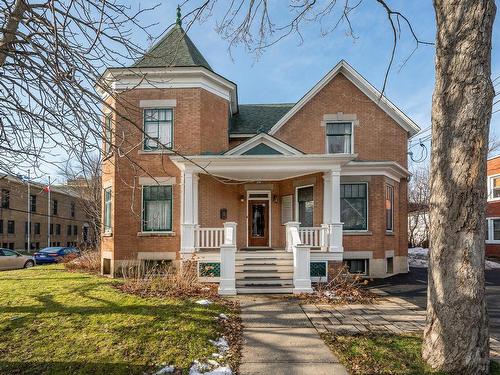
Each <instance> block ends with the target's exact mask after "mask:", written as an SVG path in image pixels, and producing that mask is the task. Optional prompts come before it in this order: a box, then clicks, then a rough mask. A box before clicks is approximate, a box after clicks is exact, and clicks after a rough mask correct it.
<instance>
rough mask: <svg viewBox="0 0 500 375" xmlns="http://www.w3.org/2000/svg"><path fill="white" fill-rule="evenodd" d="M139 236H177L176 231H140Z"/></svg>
mask: <svg viewBox="0 0 500 375" xmlns="http://www.w3.org/2000/svg"><path fill="white" fill-rule="evenodd" d="M137 237H175V232H138V233H137Z"/></svg>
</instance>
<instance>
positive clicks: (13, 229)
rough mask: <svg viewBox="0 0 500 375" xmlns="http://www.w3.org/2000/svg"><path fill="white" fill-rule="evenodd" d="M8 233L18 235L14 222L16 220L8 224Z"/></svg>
mask: <svg viewBox="0 0 500 375" xmlns="http://www.w3.org/2000/svg"><path fill="white" fill-rule="evenodd" d="M7 233H8V234H14V233H16V223H15V222H14V220H9V221H8V222H7Z"/></svg>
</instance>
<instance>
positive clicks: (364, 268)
mask: <svg viewBox="0 0 500 375" xmlns="http://www.w3.org/2000/svg"><path fill="white" fill-rule="evenodd" d="M344 264H345V265H346V266H347V270H348V271H349V273H357V274H361V275H368V264H369V261H368V259H345V260H344Z"/></svg>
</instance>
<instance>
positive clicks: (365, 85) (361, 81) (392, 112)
mask: <svg viewBox="0 0 500 375" xmlns="http://www.w3.org/2000/svg"><path fill="white" fill-rule="evenodd" d="M339 73H342V74H343V75H344V76H345V77H346V78H347V79H348V80H349V81H351V82H352V83H353V84H354V85H355V86H356V87H357V88H358V89H360V90H361V91H362V92H363V93H364V94H365V95H366V96H368V98H370V99H371V100H372V101H373V102H374V103H375V104H377V105H378V106H379V107H380V108H381V109H382V110H383V111H384V112H385V113H386V114H387V115H389V117H391V118H392V119H393V120H394V121H395V122H396V123H398V125H399V126H401V127H402V128H403V129H405V130H406V131H407V132H408V133H409V134H410V137H411V136H413V135H415V134H417V133H418V132H419V131H420V127H419V126H418V125H417V124H416V123H415V122H414V121H413V120H412V119H410V118H409V117H408V116H407V115H405V114H404V113H403V112H402V111H401V110H400V109H399V108H398V107H396V106H395V105H394V104H393V103H392V102H391V101H390V100H389V99H387V98H386V97H385V96H382V97H381V93H380V91H378V90H377V89H376V88H375V87H374V86H373V85H372V84H371V83H370V82H368V81H367V80H366V79H365V78H364V77H363V76H362V75H361V74H359V73H358V72H357V71H356V70H355V69H354V68H353V67H352V66H351V65H349V64H348V63H347V62H346V61H345V60H341V61H340V62H339V63H338V64H337V65H335V67H334V68H333V69H332V70H330V71H329V72H328V73H327V74H326V75H325V76H324V77H323V78H322V79H321V80H320V81H319V82H318V83H317V84H316V85H315V86H314V87H313V88H312V89H311V90H309V91H308V92H307V93H306V94H305V95H304V96H303V97H302V98H301V99H300V100H299V101H298V102H297V103H296V104H295V105H294V106H293V107H292V108H291V109H290V110H289V111H288V112H287V113H286V114H284V115H283V117H281V118H280V119H279V120H278V121H277V122H276V124H274V125H273V126H272V128H271V129H270V130H269V134H275V133H276V132H277V131H278V130H279V129H280V128H281V127H282V126H283V125H284V124H285V123H286V122H287V121H288V120H289V119H290V118H292V116H293V115H294V114H296V113H297V112H298V111H299V110H300V109H301V108H302V107H303V106H304V105H305V104H306V103H307V102H309V100H311V98H313V97H314V96H315V95H316V94H317V93H318V92H319V91H320V90H321V89H322V88H323V87H325V86H326V84H327V83H328V82H330V81H331V80H332V79H333V78H334V77H335V76H336V75H337V74H339Z"/></svg>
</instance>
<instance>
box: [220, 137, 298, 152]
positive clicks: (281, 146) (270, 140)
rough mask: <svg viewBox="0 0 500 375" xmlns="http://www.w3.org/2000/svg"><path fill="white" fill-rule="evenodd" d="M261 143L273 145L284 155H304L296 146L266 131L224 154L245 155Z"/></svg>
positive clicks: (273, 147)
mask: <svg viewBox="0 0 500 375" xmlns="http://www.w3.org/2000/svg"><path fill="white" fill-rule="evenodd" d="M259 144H264V145H266V146H268V147H271V148H272V149H274V150H276V151H278V152H279V153H281V154H283V155H303V153H302V152H300V151H299V150H297V149H296V148H294V147H292V146H290V145H287V144H286V143H284V142H282V141H280V140H279V139H277V138H274V137H273V136H270V135H269V134H266V133H260V134H257V135H256V136H254V137H253V138H251V139H249V140H247V141H245V142H243V143H241V144H239V145H238V146H236V147H234V148H232V149H231V150H229V151H227V152H226V153H225V154H224V155H243V154H244V153H245V152H247V151H249V150H251V149H252V148H254V147H256V146H258V145H259Z"/></svg>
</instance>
